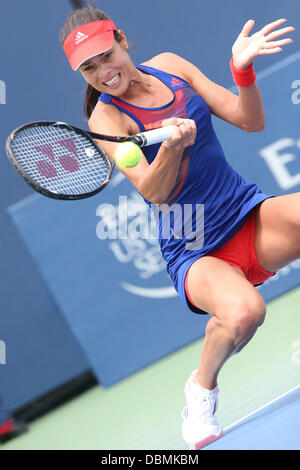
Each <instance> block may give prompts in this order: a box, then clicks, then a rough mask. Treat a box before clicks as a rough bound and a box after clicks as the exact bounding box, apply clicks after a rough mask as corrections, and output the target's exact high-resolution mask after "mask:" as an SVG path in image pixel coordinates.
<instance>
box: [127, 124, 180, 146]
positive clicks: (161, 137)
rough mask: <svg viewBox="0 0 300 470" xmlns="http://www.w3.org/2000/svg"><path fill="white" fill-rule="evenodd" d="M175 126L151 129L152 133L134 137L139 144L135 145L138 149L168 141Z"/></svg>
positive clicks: (143, 133)
mask: <svg viewBox="0 0 300 470" xmlns="http://www.w3.org/2000/svg"><path fill="white" fill-rule="evenodd" d="M175 128H176V126H165V127H159V128H158V129H153V130H152V131H146V132H141V133H140V134H137V135H136V136H135V137H138V139H139V142H137V144H138V145H139V146H140V147H146V146H147V145H153V144H158V143H160V142H164V141H165V140H168V139H169V138H170V137H171V135H172V133H173V131H174V129H175Z"/></svg>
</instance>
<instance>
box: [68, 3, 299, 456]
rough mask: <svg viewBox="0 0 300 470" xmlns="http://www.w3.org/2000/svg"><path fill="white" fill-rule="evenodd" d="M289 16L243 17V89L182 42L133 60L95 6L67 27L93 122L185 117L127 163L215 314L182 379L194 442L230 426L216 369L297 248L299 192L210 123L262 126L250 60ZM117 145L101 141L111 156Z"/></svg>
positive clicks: (171, 264)
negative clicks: (261, 181) (232, 86)
mask: <svg viewBox="0 0 300 470" xmlns="http://www.w3.org/2000/svg"><path fill="white" fill-rule="evenodd" d="M285 22H286V20H285V19H279V20H277V21H274V22H272V23H270V24H267V25H266V26H264V27H263V28H262V29H261V30H260V31H257V32H256V33H254V34H252V35H251V36H250V35H249V34H250V31H251V30H252V28H253V26H254V20H249V21H247V22H246V24H245V25H244V26H243V28H242V31H241V33H240V34H239V36H238V37H237V39H236V41H235V43H234V45H233V47H232V58H231V60H230V64H229V65H230V67H231V71H232V74H233V79H234V82H235V83H236V84H237V85H238V96H237V95H235V94H233V93H231V92H230V91H228V90H227V89H225V88H223V87H222V86H220V85H218V84H216V83H213V82H212V81H211V80H209V79H208V78H207V77H206V76H205V75H204V74H203V73H202V72H201V71H200V70H199V69H198V68H197V67H195V66H194V65H192V64H191V63H189V62H188V61H186V60H185V59H183V58H181V57H179V56H178V55H175V54H173V53H169V52H164V53H162V54H158V55H156V56H155V57H153V58H151V59H150V60H147V61H146V62H144V63H143V64H142V65H134V64H133V62H132V61H131V59H130V56H129V54H128V43H127V39H126V36H125V34H124V32H123V31H122V30H118V29H117V27H116V26H115V24H114V23H113V21H112V20H110V19H109V18H108V17H107V15H105V14H104V13H103V12H102V11H100V10H98V9H96V8H95V7H93V6H90V7H87V8H84V9H81V10H77V11H75V12H74V13H73V14H72V15H71V16H70V17H68V18H67V20H66V22H65V24H64V27H63V29H62V32H61V41H62V44H63V48H64V51H65V53H66V55H67V57H68V60H69V62H70V65H71V67H72V69H73V70H79V71H80V72H81V74H82V76H83V78H84V79H85V80H86V82H87V84H88V85H87V91H86V99H85V112H86V115H87V117H88V118H89V127H90V129H91V130H92V131H94V132H97V133H103V134H114V135H126V134H130V135H131V134H136V133H137V132H141V131H144V130H147V129H151V128H154V127H157V126H165V125H170V124H174V125H175V126H176V127H175V129H174V132H173V134H172V136H171V138H170V139H169V140H167V141H165V142H164V143H162V144H156V145H152V146H149V147H146V148H145V150H144V153H143V156H142V160H141V162H140V163H139V164H138V165H137V166H136V167H134V168H131V169H122V168H120V171H121V172H122V173H124V175H126V177H127V178H128V179H129V180H130V181H131V182H132V183H133V185H134V186H135V188H136V189H137V190H138V191H139V193H140V194H141V195H142V196H143V198H144V200H145V202H146V203H147V204H149V205H150V206H151V208H152V210H153V211H154V214H155V216H156V217H157V223H158V224H159V234H160V235H159V243H160V247H161V251H162V255H163V258H164V260H165V262H166V266H167V270H168V273H169V275H170V277H171V279H172V281H173V283H174V286H175V288H176V290H177V292H178V293H179V295H180V296H181V297H182V299H183V301H184V302H185V303H186V304H187V306H188V307H189V308H190V309H191V310H192V311H193V312H196V313H202V314H203V313H209V314H211V315H212V317H211V319H210V320H209V322H208V323H207V328H206V334H205V339H204V344H203V349H202V354H201V360H200V365H199V368H198V369H197V370H194V371H193V372H192V373H191V375H190V377H189V378H188V380H187V383H186V385H185V397H186V406H185V408H184V410H183V412H182V418H183V425H182V435H183V439H184V440H185V441H186V442H187V444H188V446H189V448H190V449H200V448H201V447H203V446H204V445H207V444H208V443H209V442H212V441H213V440H215V439H217V438H218V437H220V436H221V435H222V428H221V426H220V425H219V423H218V421H217V418H216V415H215V412H216V408H217V399H218V385H217V377H218V374H219V372H220V369H221V368H222V366H223V364H224V363H225V361H226V360H227V359H228V358H229V357H230V356H231V355H233V354H234V353H236V352H239V351H240V350H241V349H242V348H243V347H244V346H245V345H246V343H247V342H248V341H249V340H250V339H251V338H252V337H253V335H254V334H255V332H256V330H257V328H258V327H259V326H260V325H261V324H262V323H263V321H264V318H265V313H266V305H265V302H264V300H263V298H262V296H261V295H260V294H259V292H258V291H257V289H255V286H256V285H259V284H262V283H263V282H264V281H266V280H267V279H268V278H269V277H270V276H272V275H273V274H275V272H276V271H277V270H278V269H280V268H282V267H283V266H285V265H286V264H288V263H289V262H291V261H292V260H294V259H297V258H298V257H299V256H300V212H299V205H300V193H297V194H290V195H285V196H279V197H275V196H273V195H268V194H264V193H263V192H262V191H261V190H260V189H259V188H258V187H257V185H256V184H254V183H250V182H247V181H245V180H244V179H243V178H242V177H241V176H240V175H239V174H238V173H237V172H236V171H235V170H234V169H233V168H232V167H231V166H230V165H229V163H228V162H227V161H226V158H225V155H224V153H223V150H222V148H221V145H220V143H219V141H218V139H217V137H216V134H215V132H214V129H213V127H212V123H211V114H214V115H215V116H218V117H219V118H221V119H224V120H225V121H227V122H229V123H230V124H232V125H234V126H237V127H239V128H241V129H243V130H245V131H246V132H259V131H262V130H263V129H264V125H265V115H264V108H263V102H262V97H261V94H260V91H259V88H258V86H257V83H256V82H255V72H254V69H253V59H254V58H255V57H257V56H259V55H268V54H276V53H278V52H279V51H281V50H282V46H285V45H286V44H288V43H290V42H292V39H290V38H284V39H279V40H278V38H280V37H281V36H284V35H286V34H287V33H289V32H291V31H293V30H294V28H293V27H283V28H280V29H277V30H275V29H276V28H278V27H280V26H282V25H283V24H284V23H285ZM117 145H118V144H114V143H113V144H112V143H106V142H101V146H102V147H103V148H104V150H105V151H106V152H107V154H108V155H109V156H110V158H111V159H114V153H115V150H116V146H117ZM241 156H242V149H241ZM178 207H179V208H181V209H182V210H181V211H180V210H178ZM186 207H189V208H192V213H190V214H189V218H188V220H184V218H182V214H184V209H185V208H186ZM175 208H176V210H175ZM172 210H173V214H174V217H173V226H172V227H171V226H170V225H169V226H168V222H169V219H170V212H172ZM191 220H192V222H191ZM166 227H170V228H167V229H166ZM195 227H196V229H195ZM166 232H167V233H166ZM192 236H194V239H193V238H192Z"/></svg>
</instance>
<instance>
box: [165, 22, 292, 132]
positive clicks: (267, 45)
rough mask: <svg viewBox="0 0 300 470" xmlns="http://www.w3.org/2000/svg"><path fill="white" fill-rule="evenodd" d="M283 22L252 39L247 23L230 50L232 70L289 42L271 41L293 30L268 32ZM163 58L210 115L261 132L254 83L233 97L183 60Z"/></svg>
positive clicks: (262, 118)
mask: <svg viewBox="0 0 300 470" xmlns="http://www.w3.org/2000/svg"><path fill="white" fill-rule="evenodd" d="M285 21H286V20H285V19H280V20H277V21H274V22H272V23H269V24H267V25H266V26H264V27H263V28H262V29H261V30H260V31H258V32H257V33H254V34H253V35H252V36H248V35H249V33H250V30H251V29H252V27H253V26H254V20H249V21H247V22H246V23H245V25H244V27H243V29H242V31H241V33H240V34H239V36H238V38H237V40H236V41H235V43H234V45H233V47H232V55H233V62H234V65H235V67H236V68H239V69H245V68H247V67H248V66H249V65H250V64H251V62H252V61H253V59H254V58H255V57H257V56H258V55H267V54H274V53H277V52H280V51H281V50H282V49H281V46H283V45H285V44H288V43H290V42H292V39H290V38H286V39H282V40H279V41H274V39H275V38H278V37H279V36H282V35H284V34H286V33H288V32H291V31H293V30H294V29H295V28H294V27H285V28H282V29H279V30H277V31H273V32H272V30H273V29H275V28H276V27H277V26H280V25H281V24H283V23H284V22H285ZM165 54H168V57H165V60H167V61H168V62H169V66H170V69H172V67H174V68H175V69H176V68H177V71H178V74H179V76H181V77H182V78H184V79H185V80H186V81H187V82H188V83H190V85H191V86H192V87H193V88H194V89H195V90H196V91H197V92H198V93H199V94H200V95H201V96H202V97H203V99H204V100H205V101H206V103H207V105H208V107H209V108H210V110H211V113H212V114H214V115H215V116H218V117H219V118H221V119H224V120H225V121H227V122H229V123H230V124H233V125H234V126H237V127H239V128H241V129H244V130H245V131H247V132H255V131H261V130H263V129H264V126H265V114H264V108H263V100H262V96H261V93H260V90H259V88H258V85H257V83H256V82H254V83H253V84H252V85H250V86H247V87H238V91H239V94H238V96H237V95H235V94H234V93H232V92H230V91H229V90H227V89H226V88H224V87H222V86H220V85H218V84H216V83H214V82H212V81H211V80H209V79H208V78H207V77H206V76H205V75H204V74H203V73H202V72H201V71H200V70H199V69H198V68H197V67H196V66H194V65H193V64H191V63H190V62H188V61H186V60H185V59H183V58H181V57H179V56H177V55H175V54H171V53H165ZM228 66H229V64H228ZM174 73H175V72H174Z"/></svg>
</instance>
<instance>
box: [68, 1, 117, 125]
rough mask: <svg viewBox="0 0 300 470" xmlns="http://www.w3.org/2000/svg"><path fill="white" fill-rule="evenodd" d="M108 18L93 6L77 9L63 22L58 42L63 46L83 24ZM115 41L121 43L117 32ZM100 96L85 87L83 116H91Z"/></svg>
mask: <svg viewBox="0 0 300 470" xmlns="http://www.w3.org/2000/svg"><path fill="white" fill-rule="evenodd" d="M110 19H111V18H109V16H107V15H106V14H105V13H104V12H103V11H101V10H99V9H97V8H96V7H95V6H94V5H90V6H88V7H85V8H79V9H78V10H75V11H74V13H72V14H71V15H70V16H68V18H67V19H66V21H65V24H64V26H63V27H62V30H61V32H60V41H61V43H62V44H63V43H64V42H65V40H66V39H67V37H68V36H69V34H71V32H72V31H74V29H77V28H79V27H80V26H82V25H83V24H86V23H91V22H92V21H99V20H110ZM114 36H115V40H116V41H117V42H121V40H122V36H121V35H120V34H119V33H118V31H114ZM100 95H101V92H100V91H98V90H96V89H95V88H94V87H92V86H91V85H89V84H88V85H87V88H86V91H85V98H84V105H83V110H84V114H85V116H86V117H87V118H88V119H89V118H90V117H91V114H92V112H93V110H94V108H95V106H96V104H97V101H98V98H99V96H100Z"/></svg>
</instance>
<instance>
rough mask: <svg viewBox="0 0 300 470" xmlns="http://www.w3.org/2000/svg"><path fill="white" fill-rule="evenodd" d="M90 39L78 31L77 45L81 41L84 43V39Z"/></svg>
mask: <svg viewBox="0 0 300 470" xmlns="http://www.w3.org/2000/svg"><path fill="white" fill-rule="evenodd" d="M86 38H88V36H87V35H86V34H83V33H80V32H79V31H78V33H77V34H76V37H75V44H76V45H77V44H79V43H80V42H81V41H83V40H84V39H86Z"/></svg>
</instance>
